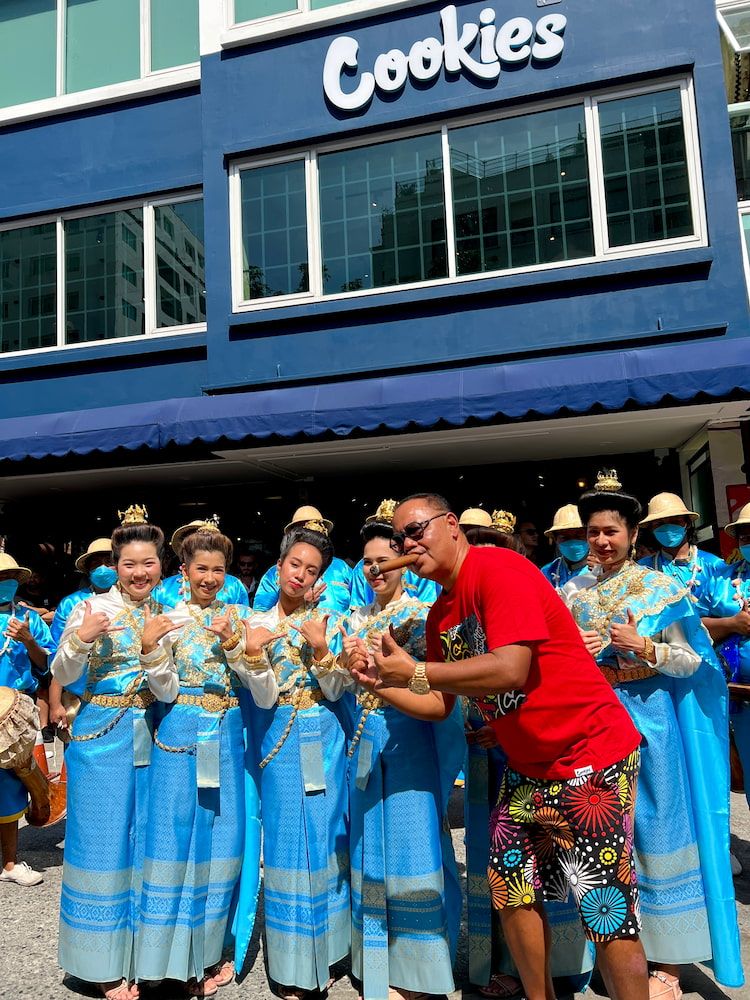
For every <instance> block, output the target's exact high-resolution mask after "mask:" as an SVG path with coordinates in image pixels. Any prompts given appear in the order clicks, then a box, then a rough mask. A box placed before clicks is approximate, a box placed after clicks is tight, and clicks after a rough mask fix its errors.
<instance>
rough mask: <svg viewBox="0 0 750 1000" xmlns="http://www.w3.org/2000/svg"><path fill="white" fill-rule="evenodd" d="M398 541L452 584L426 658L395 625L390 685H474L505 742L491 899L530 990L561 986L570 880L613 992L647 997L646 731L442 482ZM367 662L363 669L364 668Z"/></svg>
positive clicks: (385, 656)
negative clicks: (553, 942)
mask: <svg viewBox="0 0 750 1000" xmlns="http://www.w3.org/2000/svg"><path fill="white" fill-rule="evenodd" d="M393 527H394V529H395V534H394V539H393V542H392V547H393V548H394V549H395V550H396V551H397V552H398V551H402V552H405V553H407V554H414V555H416V556H417V557H418V558H417V561H416V562H415V563H414V564H413V566H412V568H413V569H414V570H415V571H416V572H417V573H418V575H419V576H421V577H425V578H427V579H430V580H434V581H435V582H436V583H439V584H440V585H441V586H442V588H443V592H442V594H441V595H440V597H439V598H438V600H437V601H436V603H435V604H434V606H433V608H432V610H431V611H430V614H429V617H428V619H427V662H426V663H419V662H417V661H415V660H414V659H413V658H412V657H411V656H409V655H408V653H406V652H405V651H404V650H403V649H401V648H400V647H399V646H398V645H397V644H396V642H395V640H394V639H393V637H392V636H389V635H385V636H384V637H383V650H382V654H376V656H375V665H374V669H375V670H376V672H377V675H378V677H379V681H378V683H379V684H380V685H382V686H384V687H401V688H404V687H408V688H409V690H410V691H411V692H412V693H413V694H416V695H420V694H421V695H426V694H428V693H429V692H430V691H431V690H435V691H442V692H445V693H446V694H448V695H463V696H467V697H470V698H472V699H473V700H474V701H475V703H476V704H477V706H478V708H479V710H480V712H481V713H482V715H483V717H484V718H485V720H486V721H487V722H488V723H489V724H490V725H491V726H492V727H493V729H494V730H495V732H496V734H497V737H498V741H499V743H500V745H501V746H502V748H503V750H504V751H505V753H506V754H507V756H508V767H507V769H506V773H505V776H504V778H503V782H502V786H501V788H500V793H499V797H498V802H497V806H496V808H495V809H494V811H493V813H492V818H491V821H490V838H491V846H490V857H489V859H488V864H489V866H488V878H489V881H490V888H491V891H492V898H493V904H494V905H495V907H496V908H497V909H498V910H499V912H500V915H501V920H502V925H503V933H504V936H505V939H506V941H507V943H508V947H509V948H510V951H511V954H512V956H513V959H514V961H515V963H516V965H517V967H518V971H519V974H520V976H521V979H522V981H523V985H524V991H525V994H526V997H527V998H528V1000H552V998H553V997H554V995H555V994H554V987H553V985H552V979H551V976H550V968H549V949H550V934H549V927H548V925H547V920H546V917H545V914H544V908H543V905H542V903H543V900H544V899H545V898H548V899H562V900H564V899H566V898H567V896H568V893H569V892H570V891H572V892H573V896H574V899H575V902H576V904H577V906H578V910H579V913H580V916H581V921H582V923H583V926H584V930H585V932H586V934H587V936H588V938H589V939H590V940H592V941H594V942H595V944H596V948H597V955H598V959H599V964H600V968H601V971H602V975H603V977H604V979H605V981H606V983H607V987H608V989H609V993H610V996H611V997H612V998H614V1000H645V998H647V997H648V971H647V966H646V959H645V956H644V953H643V948H642V946H641V943H640V940H639V937H638V934H639V931H640V919H639V909H638V890H637V888H636V883H635V870H634V866H633V838H632V813H633V807H634V802H635V789H636V783H637V774H638V762H639V751H638V747H639V745H640V735H639V734H638V732H637V731H636V729H635V728H634V726H633V723H632V722H631V720H630V717H629V715H628V713H627V712H626V711H625V709H624V708H623V707H622V706H621V705H620V702H619V701H618V699H617V697H616V695H615V693H614V691H613V690H612V689H611V688H610V687H609V685H608V684H607V682H606V681H605V680H604V678H603V676H602V674H601V673H600V671H599V670H598V668H597V666H596V664H595V662H594V660H593V658H592V657H591V655H590V654H589V653H588V652H587V651H586V648H585V647H584V645H583V642H582V640H581V637H580V634H579V631H578V629H577V627H576V625H575V623H574V622H573V619H572V617H571V615H570V613H569V612H568V610H567V609H566V607H565V606H564V604H563V603H562V601H561V600H560V598H559V597H558V595H557V594H556V593H555V591H554V589H553V588H552V586H551V585H550V584H549V583H548V582H547V580H546V579H545V578H544V577H543V576H542V574H541V573H540V572H539V570H538V569H537V568H536V567H535V566H533V565H532V564H531V563H530V562H529V561H528V560H526V559H524V558H523V557H521V556H519V555H518V554H517V553H515V552H512V551H510V550H506V549H498V548H486V549H479V548H473V547H471V546H470V545H469V544H468V542H467V541H466V538H465V536H464V535H463V534H462V532H461V530H460V528H459V526H458V518H457V517H456V516H455V514H453V513H452V512H451V511H450V508H449V507H448V505H447V503H446V502H445V500H444V499H443V498H442V497H440V496H438V495H436V494H430V493H425V494H416V495H414V496H411V497H408V498H407V499H406V500H403V501H402V502H401V503H400V504H399V506H398V507H397V508H396V512H395V515H394V519H393ZM355 676H356V671H355Z"/></svg>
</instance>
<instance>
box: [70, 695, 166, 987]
mask: <svg viewBox="0 0 750 1000" xmlns="http://www.w3.org/2000/svg"><path fill="white" fill-rule="evenodd" d="M120 712H121V710H120V709H116V708H104V707H101V706H99V705H94V704H92V703H84V704H83V705H82V707H81V710H80V712H79V713H78V716H77V718H76V720H75V723H74V725H73V734H74V737H75V739H74V740H73V741H72V742H71V744H70V746H69V747H68V749H67V751H66V754H65V764H66V767H67V771H68V818H67V825H66V830H65V856H64V864H63V885H62V897H61V900H60V941H59V961H60V965H61V966H62V967H63V969H65V970H66V972H69V973H71V974H72V975H74V976H77V977H78V978H79V979H83V980H86V981H87V982H93V983H99V982H112V981H115V980H119V979H121V978H123V977H124V978H125V979H133V978H134V976H135V954H134V950H135V949H134V942H135V931H136V927H137V919H138V906H139V901H140V895H141V875H142V866H143V851H144V844H145V831H146V820H147V817H148V792H149V767H148V759H149V748H150V737H149V735H148V732H147V731H145V728H144V727H145V726H146V725H149V726H150V721H151V713H152V712H153V706H151V708H149V709H147V710H146V712H145V716H144V713H143V711H138V710H134V709H128V710H126V711H125V712H124V714H122V715H121V717H120V718H119V721H117V722H116V724H115V725H114V726H113V728H112V729H111V730H109V732H106V731H105V730H106V728H107V726H109V725H111V724H112V723H113V722H114V721H115V720H116V719H117V718H118V716H119V715H120ZM89 734H93V735H95V736H96V738H95V739H91V740H88V741H83V742H78V739H79V738H80V737H81V736H86V735H89ZM98 734H101V735H98ZM144 736H145V737H148V741H147V742H146V740H145V739H144ZM136 761H137V762H138V763H137V764H136Z"/></svg>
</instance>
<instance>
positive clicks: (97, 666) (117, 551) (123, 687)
mask: <svg viewBox="0 0 750 1000" xmlns="http://www.w3.org/2000/svg"><path fill="white" fill-rule="evenodd" d="M163 547H164V535H163V533H162V531H161V529H160V528H157V527H155V526H154V525H150V524H148V523H147V521H146V511H145V508H143V507H140V506H133V507H129V508H128V509H127V511H125V514H124V515H123V521H122V524H121V526H120V527H119V528H116V529H115V531H114V533H113V535H112V556H113V560H114V565H115V568H116V570H117V577H118V579H117V586H116V587H113V588H112V589H111V590H109V591H107V593H106V594H97V595H96V596H94V597H92V598H90V599H88V600H85V601H83V602H82V603H81V604H78V605H77V606H76V607H75V608H74V609H73V611H72V612H71V615H70V618H69V619H68V623H67V625H66V626H65V631H64V632H63V634H62V639H61V640H60V645H59V648H58V650H57V653H56V654H55V658H54V661H53V663H52V672H53V675H54V676H55V677H56V678H57V680H58V681H60V683H61V684H62V685H63V687H67V686H68V685H70V684H72V683H74V682H75V681H76V680H78V679H79V678H80V677H81V676H84V675H85V677H86V686H85V689H84V691H83V694H82V698H81V701H82V705H81V710H80V711H79V713H78V715H77V716H76V719H75V723H74V726H73V733H72V735H71V742H70V746H69V747H68V750H67V755H66V763H67V768H68V825H67V830H66V837H65V858H64V866H63V886H62V898H61V901H60V946H59V961H60V965H61V966H62V967H63V969H65V970H66V972H69V973H71V974H72V975H74V976H76V977H78V978H79V979H83V980H85V981H87V982H90V983H96V984H98V986H99V989H100V990H101V992H102V994H103V995H104V996H105V997H106V998H107V1000H135V998H136V997H137V996H138V987H137V986H135V985H132V986H129V985H128V984H129V983H130V982H131V981H132V980H133V978H134V964H135V954H134V950H135V949H134V941H135V930H136V923H137V916H138V901H139V897H140V892H141V880H142V866H143V851H144V844H145V828H146V821H147V817H148V786H149V766H148V765H149V763H150V760H151V750H152V746H153V742H152V732H153V717H152V713H153V711H154V702H155V701H156V700H157V699H158V700H159V701H164V702H172V701H174V699H175V697H176V695H177V691H178V688H179V681H178V678H177V673H176V671H175V669H174V667H173V665H172V664H171V663H169V662H168V661H167V659H166V657H165V658H164V660H159V661H158V662H156V663H153V664H149V665H148V667H147V668H145V669H144V667H143V666H142V665H141V662H140V653H141V645H142V636H143V630H144V628H145V625H146V622H147V620H148V619H149V617H150V618H151V620H152V621H153V620H155V619H158V620H159V621H161V620H162V617H163V616H162V607H161V605H159V604H157V603H156V602H155V601H153V600H152V598H151V591H152V590H153V588H154V587H155V586H156V584H157V583H158V582H159V578H160V576H161V556H162V550H163ZM169 624H170V625H172V624H173V623H172V622H170V623H169Z"/></svg>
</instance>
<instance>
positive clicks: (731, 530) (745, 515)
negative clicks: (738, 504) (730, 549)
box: [724, 503, 750, 538]
mask: <svg viewBox="0 0 750 1000" xmlns="http://www.w3.org/2000/svg"><path fill="white" fill-rule="evenodd" d="M746 526H747V527H750V503H746V504H745V506H744V507H743V508H742V510H741V511H740V512H739V514H738V515H737V517H736V518H735V520H734V521H730V522H729V524H727V525H726V526H725V528H724V531H726V533H727V534H728V535H731V536H732V538H736V537H737V529H738V528H744V527H746Z"/></svg>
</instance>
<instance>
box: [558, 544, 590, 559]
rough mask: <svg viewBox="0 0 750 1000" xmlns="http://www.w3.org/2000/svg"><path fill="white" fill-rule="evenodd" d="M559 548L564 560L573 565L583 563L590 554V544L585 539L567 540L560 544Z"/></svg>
mask: <svg viewBox="0 0 750 1000" xmlns="http://www.w3.org/2000/svg"><path fill="white" fill-rule="evenodd" d="M557 547H558V549H559V550H560V555H561V556H562V557H563V559H567V560H568V562H572V563H577V562H581V560H582V559H585V558H586V556H587V555H588V554H589V543H588V542H587V541H586V539H585V538H566V539H565V541H564V542H558V543H557Z"/></svg>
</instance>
